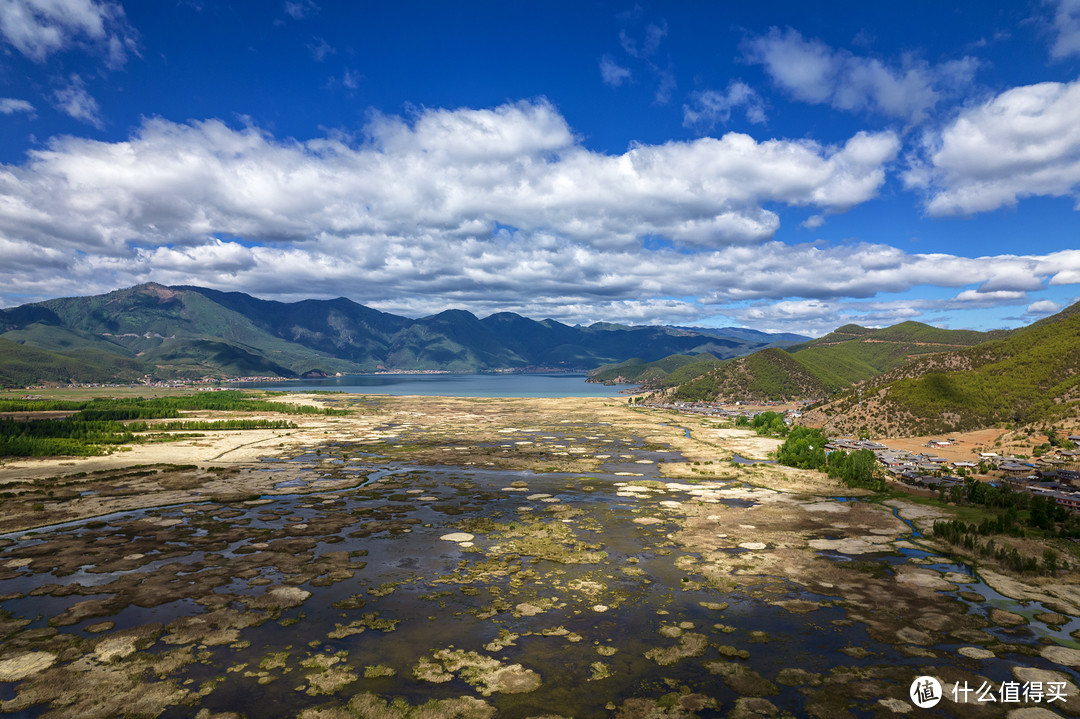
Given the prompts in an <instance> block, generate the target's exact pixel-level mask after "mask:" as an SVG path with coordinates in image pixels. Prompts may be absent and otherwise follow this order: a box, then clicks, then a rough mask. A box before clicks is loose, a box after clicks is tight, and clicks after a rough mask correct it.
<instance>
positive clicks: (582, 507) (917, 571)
mask: <svg viewBox="0 0 1080 719" xmlns="http://www.w3.org/2000/svg"><path fill="white" fill-rule="evenodd" d="M552 439H556V438H554V437H552ZM518 441H519V442H530V441H534V440H529V439H525V440H518ZM620 451H621V452H622V454H618V453H615V454H612V455H611V456H609V457H607V458H606V459H609V460H610V463H609V464H607V465H604V467H603V469H604V472H600V473H594V474H591V475H588V476H583V475H579V474H559V473H533V472H528V471H508V470H501V469H480V468H450V467H438V466H434V467H433V466H425V467H419V466H411V465H408V464H404V463H397V462H389V463H387V462H380V463H377V464H372V465H370V466H365V465H364V464H363V462H362V459H363V458H360V460H356V459H354V460H353V461H352V462H351V463H347V466H344V467H342V468H340V471H348V472H352V473H354V474H355V475H356V479H357V483H356V484H354V485H353V486H352V487H350V488H346V489H341V488H340V487H336V488H335V489H333V490H330V491H321V490H320V489H319V479H318V472H316V471H314V470H313V471H312V472H311V476H310V477H308V478H307V479H290V480H287V481H288V482H291V483H292V484H285V485H284V486H283V487H281V489H285V490H287V489H290V488H291V487H293V486H295V487H296V488H297V489H296V491H300V490H303V491H304V492H305V493H303V494H291V495H275V496H266V497H261V498H250V499H246V500H244V501H231V502H224V501H218V502H206V503H191V504H187V505H182V506H173V507H167V508H160V509H155V510H149V511H142V512H134V513H124V514H116V515H109V516H105V517H99V518H97V519H95V520H93V521H86V522H79V523H71V524H67V525H64V526H58V527H53V528H44V529H41V530H39V531H37V532H34V533H28V534H17V535H9V536H8V537H7V538H5V539H3V540H2V543H3V544H4V546H3V549H2V551H0V602H2V604H0V607H2V610H3V614H2V615H0V636H2V637H3V644H2V647H0V702H2V703H0V708H2V710H3V711H4V712H5V713H8V714H13V715H15V716H27V717H37V716H46V717H94V716H101V717H107V716H121V715H125V714H130V715H138V716H161V717H192V716H198V717H212V716H215V715H217V714H226V713H235V714H233V715H237V714H238V715H243V716H248V717H294V716H303V717H310V718H312V719H314V718H317V717H321V718H326V719H330V718H332V717H346V716H361V717H398V716H400V717H404V716H410V717H411V716H421V714H418V713H417V712H418V711H419V709H418V707H420V706H421V705H424V709H423V712H424V713H423V714H422V716H424V717H490V716H499V717H510V718H515V719H516V718H518V717H534V716H536V717H539V716H564V717H608V716H619V717H693V716H700V717H712V716H736V717H739V716H763V715H765V716H820V717H844V716H857V717H864V716H891V715H894V714H900V713H906V712H910V711H915V712H923V713H926V714H927V715H934V714H935V713H936V714H937V715H943V716H963V717H968V716H1004V715H1005V714H1006V713H1007V712H1008V711H1015V710H1017V709H1019V708H1023V707H1027V708H1028V709H1029V710H1030V709H1036V708H1037V709H1041V710H1042V711H1055V712H1062V713H1065V714H1078V713H1080V698H1078V697H1077V695H1076V686H1075V685H1076V683H1077V679H1078V677H1077V672H1076V666H1077V661H1076V660H1077V658H1078V657H1080V651H1077V650H1076V646H1075V642H1073V640H1072V639H1071V637H1070V635H1069V632H1070V631H1073V630H1075V628H1076V621H1075V619H1074V617H1075V615H1076V610H1075V607H1074V606H1072V605H1070V604H1069V603H1068V602H1066V601H1061V602H1058V603H1053V602H1051V606H1044V605H1043V604H1040V605H1038V606H1035V605H1021V604H1019V603H1017V602H1014V601H1012V600H1009V599H1008V598H1006V597H1003V596H1001V595H999V594H997V593H995V592H992V590H990V589H989V588H988V587H986V586H985V585H984V584H982V583H981V582H980V581H979V579H978V578H977V577H976V576H974V574H973V573H971V572H970V570H967V569H966V568H964V567H962V566H958V565H955V564H951V563H949V562H948V561H947V560H946V559H944V558H942V557H939V556H935V555H934V554H933V553H932V552H930V551H927V550H926V549H925V548H922V547H920V545H919V544H918V541H919V538H918V537H917V536H916V535H915V534H913V529H912V527H911V526H910V525H909V523H908V522H906V521H905V520H904V519H903V511H904V507H902V506H900V507H883V506H878V505H875V504H872V503H869V502H865V501H843V500H842V498H835V497H821V496H804V495H798V494H792V493H784V492H778V491H774V490H769V489H762V488H758V487H754V486H751V485H750V484H747V483H744V482H743V481H740V479H738V478H737V477H733V478H731V479H720V480H716V479H710V480H701V481H692V480H684V481H678V482H677V481H672V480H664V479H660V478H659V477H658V476H657V475H656V470H655V468H656V461H657V460H658V459H663V460H665V461H672V459H673V457H672V455H671V454H670V453H667V454H665V453H662V452H655V451H647V450H646V449H644V448H642V447H638V448H636V449H627V448H623V449H622V450H620ZM354 456H355V454H354ZM308 460H310V457H307V456H304V457H299V458H297V461H301V462H302V461H308ZM276 469H277V468H276V467H272V466H271V467H267V469H266V470H265V471H275V470H276ZM339 476H340V475H339ZM1070 612H1071V614H1070ZM1038 617H1041V619H1040V618H1038ZM920 675H931V676H935V677H937V678H939V679H940V680H941V682H942V684H943V685H944V687H945V689H946V691H947V690H948V688H949V687H951V686H952V685H954V684H959V683H964V682H966V684H967V685H970V686H972V688H977V687H979V686H980V684H982V683H990V684H992V685H993V686H994V687H995V688H996V687H998V686H999V685H1000V684H1001V683H1003V682H1007V681H1035V680H1038V681H1043V682H1064V684H1063V686H1064V691H1066V692H1067V695H1066V696H1067V698H1068V701H1057V702H1053V703H1048V702H1046V701H1045V700H1043V701H1041V702H1039V703H1032V702H1029V703H1027V704H1026V705H1025V704H1022V703H1021V704H1001V703H975V702H974V697H972V699H971V700H970V701H969V702H968V703H966V704H956V703H954V702H952V701H951V700H950V699H948V698H947V699H946V700H945V701H943V702H942V703H941V704H939V705H938V706H937V707H936V708H935V709H933V710H919V709H915V708H914V707H913V706H912V704H911V699H910V697H909V687H910V685H911V682H912V680H913V679H914V678H915V677H917V676H920Z"/></svg>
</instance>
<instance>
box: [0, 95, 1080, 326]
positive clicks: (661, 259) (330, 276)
mask: <svg viewBox="0 0 1080 719" xmlns="http://www.w3.org/2000/svg"><path fill="white" fill-rule="evenodd" d="M898 149H899V141H898V139H897V137H896V136H895V135H894V134H893V133H891V132H880V133H864V132H860V133H858V134H856V135H854V136H852V137H851V138H849V139H848V140H847V141H846V142H844V143H843V144H842V145H839V146H823V145H819V144H817V143H813V142H809V141H805V140H798V141H791V140H779V139H773V140H756V139H754V138H752V137H750V136H748V135H744V134H739V133H728V134H726V135H723V136H721V137H719V138H713V137H703V138H700V139H697V140H693V141H687V142H668V143H665V144H662V145H641V144H635V145H633V146H631V147H630V148H629V149H628V150H627V151H626V152H624V153H622V154H617V155H616V154H605V153H599V152H595V151H592V150H589V149H588V148H586V147H585V146H584V145H583V144H582V142H581V141H580V139H579V138H578V137H577V136H576V135H575V134H574V132H573V130H572V128H570V126H569V125H568V124H567V122H566V120H565V118H563V117H562V115H560V114H559V112H558V111H557V110H556V109H555V108H554V107H553V106H551V105H550V104H549V103H547V102H545V101H542V100H540V101H535V102H520V103H513V104H507V105H502V106H499V107H495V108H491V109H482V110H475V109H459V110H441V109H428V110H423V111H421V112H419V113H417V114H416V115H415V116H413V117H411V118H401V117H389V116H376V117H375V118H373V120H372V121H371V123H370V124H369V126H368V127H367V129H366V133H365V135H364V137H363V138H361V139H359V140H354V139H349V138H345V137H340V136H327V137H321V138H317V139H312V140H308V141H298V140H293V139H287V138H286V139H281V138H275V137H274V136H272V135H271V134H270V133H268V132H266V131H265V130H262V129H260V128H258V127H255V126H250V125H249V126H243V127H230V126H228V125H226V124H225V123H224V122H221V121H219V120H207V121H203V122H191V123H186V124H177V123H172V122H168V121H165V120H162V119H149V120H146V121H145V122H144V123H143V124H142V125H141V127H140V128H139V129H138V130H137V131H136V132H135V133H134V134H133V135H132V136H131V137H130V138H128V139H127V140H125V141H122V142H101V141H93V140H87V139H83V138H76V137H59V138H55V139H53V140H52V141H51V142H50V143H49V144H48V146H47V148H46V149H43V150H35V151H32V152H30V153H29V155H28V157H27V160H26V162H25V163H23V164H21V165H3V166H0V254H2V256H3V257H4V258H5V262H4V264H3V265H2V266H0V286H2V287H5V288H7V289H6V290H5V291H4V292H3V293H0V300H2V301H3V303H4V304H7V305H12V304H19V303H21V302H25V301H28V300H30V299H35V298H37V297H42V296H46V295H47V296H56V295H57V294H61V293H69V294H86V293H88V292H98V291H100V292H104V291H108V290H111V289H115V288H116V287H120V286H127V285H131V284H136V283H138V282H143V281H148V280H154V281H157V282H163V283H166V284H198V285H206V286H211V287H217V288H223V289H231V290H240V291H245V292H250V293H254V294H258V295H261V296H273V297H278V298H281V299H299V298H303V297H317V296H322V297H336V296H341V295H345V296H348V297H351V298H353V299H355V300H357V301H360V302H364V303H367V304H371V305H373V306H376V307H379V308H380V309H384V310H387V311H393V312H399V313H402V314H409V315H412V316H418V315H423V314H428V313H432V312H437V311H440V310H442V309H445V308H446V307H448V306H469V307H470V309H473V311H474V312H477V313H478V314H483V313H484V312H489V311H490V312H494V311H501V310H510V311H516V312H520V313H522V314H525V315H528V316H532V317H553V318H554V319H559V320H562V321H567V322H591V321H596V320H601V319H606V320H621V321H627V322H667V323H680V324H686V323H693V322H699V321H702V320H704V319H707V318H708V317H710V316H716V315H723V316H725V317H730V318H735V319H738V318H740V317H743V316H745V317H746V318H747V320H748V321H749V320H751V319H769V318H766V317H764V316H762V317H761V318H757V317H756V316H751V315H752V314H753V313H752V312H751V308H752V307H754V306H755V305H754V303H758V302H774V301H777V300H782V301H784V302H786V303H787V304H781V305H777V307H778V308H779V309H777V310H772V311H771V312H772V315H770V316H769V317H770V318H772V321H775V323H776V324H775V327H776V328H778V329H801V330H802V331H812V330H813V329H814V327H815V326H814V325H813V324H812V323H811V319H812V317H808V316H803V314H800V312H802V311H803V310H805V311H807V312H810V310H813V312H818V311H822V309H823V308H826V309H827V308H833V314H832V317H833V319H835V318H836V317H838V316H840V315H838V314H837V310H836V309H835V308H837V307H849V306H850V308H852V311H855V310H854V308H857V307H862V308H863V309H862V310H860V311H862V312H864V313H869V315H867V316H870V317H876V316H899V317H900V318H902V319H904V318H907V316H909V315H910V312H911V308H910V307H908V308H907V309H905V308H903V307H900V306H899V305H896V306H889V307H886V306H884V305H881V304H880V303H879V305H878V306H876V307H874V308H871V309H867V307H868V305H866V302H869V301H870V300H872V299H873V298H875V297H877V296H878V295H880V294H881V293H892V292H904V291H906V290H908V289H910V288H912V287H916V286H924V285H929V286H938V287H947V288H956V290H957V292H958V294H957V295H956V296H955V297H954V299H952V300H949V301H948V302H951V303H952V305H953V306H965V307H970V306H975V305H977V304H978V303H980V302H984V303H985V302H989V303H991V304H993V303H998V304H1000V303H1002V302H1007V303H1020V304H1027V303H1029V300H1028V299H1027V293H1028V292H1031V291H1037V290H1039V289H1042V288H1044V287H1046V286H1049V285H1055V284H1068V283H1074V282H1077V281H1080V250H1076V251H1074V250H1069V251H1064V252H1059V253H1055V254H1053V255H1046V256H999V257H981V258H964V257H957V256H953V255H948V254H925V255H918V254H908V253H905V252H903V251H901V250H898V249H896V248H893V247H890V246H888V245H882V244H866V243H864V244H848V245H842V246H835V247H832V246H828V245H825V244H821V243H808V244H803V245H796V246H791V245H787V244H784V243H782V242H778V241H775V240H774V239H772V238H773V234H774V233H775V232H776V229H777V227H778V226H779V222H780V220H779V216H778V214H777V208H780V207H793V208H807V210H809V211H810V212H812V213H815V215H814V216H816V215H817V214H818V213H821V212H837V211H843V210H845V209H847V208H851V207H854V206H856V205H859V204H861V203H865V202H868V201H871V200H872V199H873V198H874V197H875V196H876V195H877V193H878V192H879V190H880V188H881V186H882V183H883V182H884V180H885V176H886V166H887V165H888V164H889V163H891V162H893V161H894V160H895V158H896V155H897V152H898ZM811 224H813V223H811ZM58 278H62V279H58ZM964 288H968V289H964ZM1002 293H1005V294H1007V295H1008V296H1007V297H1006V296H1005V295H1003V294H1002ZM845 298H855V300H856V301H857V302H862V304H861V305H859V304H850V302H851V300H850V299H845ZM864 300H865V302H864ZM748 303H749V304H748ZM792 303H794V304H792ZM909 304H910V303H909ZM942 306H943V305H942ZM1041 306H1044V305H1040V307H1041ZM932 307H933V304H932V303H931V304H928V305H926V307H925V308H924V309H932ZM799 308H802V310H799V311H796V310H798V309H799ZM780 309H784V312H780ZM754 312H759V314H760V312H764V310H761V311H758V310H754ZM813 312H811V314H813ZM777 313H779V314H777ZM804 314H805V313H804ZM841 314H842V313H841ZM822 323H823V324H822V327H823V328H824V329H828V327H826V326H825V323H824V321H822Z"/></svg>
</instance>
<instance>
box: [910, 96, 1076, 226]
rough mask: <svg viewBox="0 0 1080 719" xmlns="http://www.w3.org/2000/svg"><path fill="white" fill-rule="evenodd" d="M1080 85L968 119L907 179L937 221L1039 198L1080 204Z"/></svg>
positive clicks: (985, 107)
mask: <svg viewBox="0 0 1080 719" xmlns="http://www.w3.org/2000/svg"><path fill="white" fill-rule="evenodd" d="M1077 118H1080V80H1076V81H1073V82H1071V83H1060V82H1044V83H1039V84H1036V85H1025V86H1022V87H1016V88H1012V89H1010V90H1007V91H1006V92H1003V93H1001V94H999V95H997V96H995V97H992V98H990V99H989V100H987V101H986V102H984V103H982V104H980V105H977V106H975V107H972V108H970V109H968V110H965V111H963V112H961V113H960V115H959V116H958V117H957V118H956V119H955V120H954V121H952V122H951V123H949V124H948V125H947V126H945V127H944V129H942V130H941V131H940V132H939V133H935V134H931V135H930V136H929V137H928V139H927V143H926V153H925V155H926V157H925V159H923V160H921V161H917V162H916V163H915V164H914V166H913V168H912V170H911V171H909V172H908V173H907V175H906V178H905V179H906V181H907V183H908V185H909V186H912V187H923V188H925V189H926V190H927V192H928V202H927V211H928V212H929V213H930V214H931V215H957V214H971V213H975V212H985V211H987V210H993V209H996V208H998V207H1002V206H1010V205H1015V204H1016V203H1017V201H1018V200H1019V199H1020V198H1023V197H1031V196H1037V195H1043V196H1051V197H1061V196H1066V195H1068V196H1072V197H1074V198H1077V200H1078V202H1080V122H1078V121H1077Z"/></svg>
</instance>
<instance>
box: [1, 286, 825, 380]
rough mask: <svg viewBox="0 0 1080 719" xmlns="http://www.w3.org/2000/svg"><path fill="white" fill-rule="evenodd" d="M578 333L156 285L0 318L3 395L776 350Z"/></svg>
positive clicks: (679, 331)
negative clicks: (53, 385)
mask: <svg viewBox="0 0 1080 719" xmlns="http://www.w3.org/2000/svg"><path fill="white" fill-rule="evenodd" d="M731 330H732V331H731V332H728V333H725V331H724V330H716V329H708V330H704V329H699V328H678V327H652V326H650V327H631V326H626V325H618V324H610V323H597V324H594V325H591V326H589V327H572V326H569V325H565V324H562V323H560V322H556V321H554V320H550V319H546V320H542V321H536V320H531V319H528V318H526V317H522V316H520V315H516V314H513V313H510V312H501V313H498V314H493V315H490V316H489V317H485V318H483V319H480V318H478V317H476V316H475V315H473V314H471V313H469V312H466V311H464V310H446V311H444V312H440V313H438V314H435V315H431V316H429V317H423V318H420V319H410V318H407V317H400V316H397V315H393V314H389V313H385V312H380V311H378V310H375V309H372V308H370V307H365V306H363V305H360V304H357V303H355V302H353V301H351V300H348V299H345V298H338V299H334V300H303V301H300V302H292V303H284V302H275V301H271V300H262V299H258V298H255V297H252V296H250V295H247V294H243V293H240V292H222V291H219V290H211V289H206V288H201V287H190V286H177V287H166V286H163V285H159V284H154V283H149V284H143V285H138V286H135V287H131V288H127V289H123V290H117V291H115V292H110V293H108V294H104V295H96V296H90V297H68V298H60V299H52V300H46V301H44V302H36V303H32V304H27V305H22V306H20V307H15V308H12V309H7V310H0V383H2V384H7V385H25V384H31V383H39V382H68V381H74V382H94V381H116V380H121V381H129V380H132V379H136V378H139V377H144V376H151V377H153V378H156V379H170V378H179V377H202V376H212V377H237V376H277V377H299V376H322V375H333V374H337V373H341V374H349V373H360V372H371V371H377V370H382V369H387V370H444V371H454V372H480V371H486V370H495V369H500V370H501V369H522V368H529V367H534V368H551V369H557V368H558V369H575V370H587V369H592V368H595V367H597V366H600V365H604V364H607V363H613V362H621V361H624V360H627V359H628V358H632V357H636V358H640V359H641V361H645V362H648V361H654V360H658V359H661V358H663V357H666V356H669V355H672V354H701V353H709V354H710V355H712V356H715V357H718V358H729V357H734V356H738V355H743V354H746V353H748V352H752V351H754V350H756V349H759V348H761V347H765V346H768V345H770V344H773V343H775V342H780V343H782V344H783V343H790V342H792V341H800V340H804V339H806V338H804V337H799V336H798V335H784V336H782V337H779V338H778V337H776V336H773V335H769V334H766V333H758V332H755V331H753V330H741V329H739V328H731Z"/></svg>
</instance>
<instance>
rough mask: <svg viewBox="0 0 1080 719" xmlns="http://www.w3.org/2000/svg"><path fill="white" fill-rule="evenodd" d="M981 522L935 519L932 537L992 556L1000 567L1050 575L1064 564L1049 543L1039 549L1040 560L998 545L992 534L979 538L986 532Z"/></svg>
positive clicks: (1013, 548)
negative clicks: (989, 536) (971, 522)
mask: <svg viewBox="0 0 1080 719" xmlns="http://www.w3.org/2000/svg"><path fill="white" fill-rule="evenodd" d="M985 524H986V522H984V523H983V524H980V525H979V526H975V525H974V524H966V523H964V522H962V521H960V520H959V519H950V520H938V521H936V522H934V538H935V539H941V540H944V541H946V542H948V543H949V544H955V545H957V546H960V547H964V548H965V549H967V550H968V551H970V552H974V553H976V554H978V555H980V556H983V557H992V558H994V559H995V560H997V562H998V563H999V564H1001V565H1002V566H1003V567H1005V568H1007V569H1009V570H1011V571H1014V572H1018V573H1031V574H1040V573H1044V574H1049V575H1054V574H1057V572H1058V570H1059V569H1063V568H1065V566H1064V564H1063V562H1062V560H1061V554H1060V553H1059V552H1058V551H1057V550H1056V549H1054V548H1052V547H1047V548H1046V549H1045V550H1044V551H1043V556H1042V563H1041V564H1040V562H1039V560H1038V558H1037V557H1031V556H1023V555H1021V554H1020V551H1019V550H1018V549H1017V548H1016V547H1004V546H1001V545H999V544H996V543H995V541H994V539H993V538H991V539H990V540H989V541H987V542H985V543H984V542H981V541H979V537H980V536H985V535H986V534H987V531H986V529H987V528H986V526H985ZM1019 531H1020V536H1023V530H1022V529H1020V530H1019Z"/></svg>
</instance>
